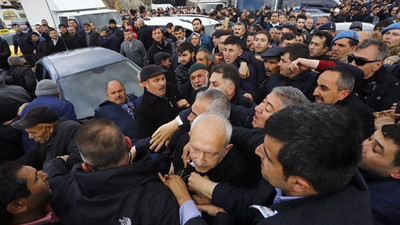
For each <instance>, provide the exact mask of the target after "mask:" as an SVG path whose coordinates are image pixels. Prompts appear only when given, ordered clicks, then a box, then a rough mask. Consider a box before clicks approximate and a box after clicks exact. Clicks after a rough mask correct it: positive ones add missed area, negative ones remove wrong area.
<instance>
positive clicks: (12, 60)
mask: <svg viewBox="0 0 400 225" xmlns="http://www.w3.org/2000/svg"><path fill="white" fill-rule="evenodd" d="M7 62H8V64H9V65H10V66H18V65H24V61H23V60H22V59H21V58H20V57H19V56H17V55H12V56H10V57H8V59H7Z"/></svg>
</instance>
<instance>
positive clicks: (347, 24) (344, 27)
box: [336, 22, 374, 34]
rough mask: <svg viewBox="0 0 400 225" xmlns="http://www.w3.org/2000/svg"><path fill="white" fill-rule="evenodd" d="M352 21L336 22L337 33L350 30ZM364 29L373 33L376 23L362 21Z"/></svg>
mask: <svg viewBox="0 0 400 225" xmlns="http://www.w3.org/2000/svg"><path fill="white" fill-rule="evenodd" d="M350 25H351V22H343V23H336V34H338V33H339V32H341V31H344V30H348V29H349V28H350ZM362 25H363V29H362V30H363V31H365V32H367V33H370V34H372V31H373V30H374V25H373V24H372V23H364V22H363V23H362Z"/></svg>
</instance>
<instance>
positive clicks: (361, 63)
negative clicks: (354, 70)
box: [347, 55, 381, 66]
mask: <svg viewBox="0 0 400 225" xmlns="http://www.w3.org/2000/svg"><path fill="white" fill-rule="evenodd" d="M347 61H349V63H352V62H353V61H355V62H356V65H357V66H364V65H365V64H367V63H374V62H379V61H381V60H371V61H368V60H365V59H363V58H357V57H355V56H354V55H349V56H347Z"/></svg>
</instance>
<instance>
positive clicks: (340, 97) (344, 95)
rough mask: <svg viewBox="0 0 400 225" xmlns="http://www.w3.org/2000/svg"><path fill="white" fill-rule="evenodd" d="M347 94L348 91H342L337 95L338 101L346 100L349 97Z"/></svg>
mask: <svg viewBox="0 0 400 225" xmlns="http://www.w3.org/2000/svg"><path fill="white" fill-rule="evenodd" d="M349 94H350V90H342V91H340V93H339V98H338V99H339V100H340V101H341V100H343V99H345V98H347V96H349Z"/></svg>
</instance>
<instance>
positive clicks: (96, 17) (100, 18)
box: [75, 12, 121, 28]
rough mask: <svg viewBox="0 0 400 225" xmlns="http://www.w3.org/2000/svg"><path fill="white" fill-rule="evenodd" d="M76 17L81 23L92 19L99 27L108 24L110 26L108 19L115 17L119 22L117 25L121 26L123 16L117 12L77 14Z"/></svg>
mask: <svg viewBox="0 0 400 225" xmlns="http://www.w3.org/2000/svg"><path fill="white" fill-rule="evenodd" d="M75 18H76V19H77V20H78V21H79V24H84V23H89V22H90V21H92V22H94V25H96V27H98V28H102V27H103V26H106V25H107V26H108V21H109V20H110V19H114V20H115V21H116V22H117V26H121V16H120V15H119V14H118V13H117V12H113V13H109V12H107V13H97V14H90V15H81V16H76V17H75Z"/></svg>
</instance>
